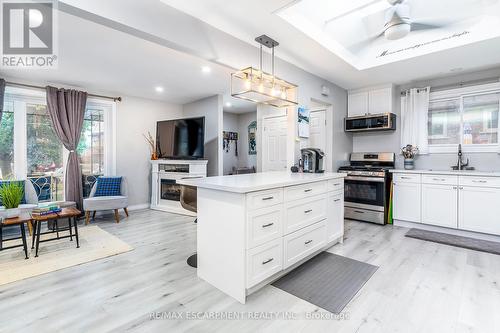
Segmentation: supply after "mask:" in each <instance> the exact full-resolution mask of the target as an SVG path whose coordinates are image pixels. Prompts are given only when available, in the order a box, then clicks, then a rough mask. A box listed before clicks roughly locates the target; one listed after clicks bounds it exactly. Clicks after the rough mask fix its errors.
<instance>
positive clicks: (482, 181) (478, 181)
mask: <svg viewBox="0 0 500 333" xmlns="http://www.w3.org/2000/svg"><path fill="white" fill-rule="evenodd" d="M472 182H473V183H481V184H484V183H487V181H486V180H472Z"/></svg>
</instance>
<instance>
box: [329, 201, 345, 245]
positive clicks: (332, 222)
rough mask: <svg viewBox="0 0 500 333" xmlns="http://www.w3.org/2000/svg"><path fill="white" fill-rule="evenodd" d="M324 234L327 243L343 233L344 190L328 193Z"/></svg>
mask: <svg viewBox="0 0 500 333" xmlns="http://www.w3.org/2000/svg"><path fill="white" fill-rule="evenodd" d="M326 235H327V242H328V243H330V242H333V241H334V240H336V239H339V238H341V237H342V236H343V235H344V192H337V193H329V195H328V219H327V222H326Z"/></svg>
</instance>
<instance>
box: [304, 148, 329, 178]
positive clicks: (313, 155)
mask: <svg viewBox="0 0 500 333" xmlns="http://www.w3.org/2000/svg"><path fill="white" fill-rule="evenodd" d="M300 152H301V154H302V169H303V170H304V172H311V173H322V172H325V170H324V169H323V157H324V156H325V153H323V152H322V151H321V149H318V148H303V149H301V150H300Z"/></svg>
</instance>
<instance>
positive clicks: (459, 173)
mask: <svg viewBox="0 0 500 333" xmlns="http://www.w3.org/2000/svg"><path fill="white" fill-rule="evenodd" d="M390 171H391V172H392V173H416V174H430V175H455V176H478V177H500V171H476V170H461V171H457V170H431V169H430V170H405V169H394V170H390Z"/></svg>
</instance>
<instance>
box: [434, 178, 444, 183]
mask: <svg viewBox="0 0 500 333" xmlns="http://www.w3.org/2000/svg"><path fill="white" fill-rule="evenodd" d="M432 180H435V181H437V182H444V181H445V179H444V178H432Z"/></svg>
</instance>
